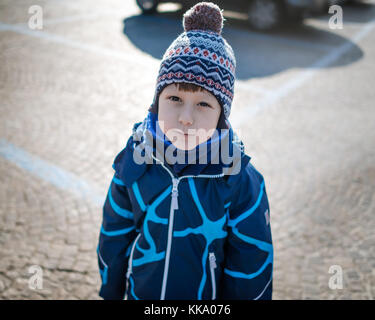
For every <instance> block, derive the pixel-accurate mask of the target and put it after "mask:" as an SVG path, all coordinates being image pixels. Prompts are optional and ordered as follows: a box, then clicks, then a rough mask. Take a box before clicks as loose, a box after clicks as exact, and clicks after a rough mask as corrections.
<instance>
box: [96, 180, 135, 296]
mask: <svg viewBox="0 0 375 320" xmlns="http://www.w3.org/2000/svg"><path fill="white" fill-rule="evenodd" d="M135 237H136V232H135V226H134V222H133V213H132V206H131V202H130V199H129V194H128V190H127V188H126V186H125V185H124V183H123V182H122V180H120V179H119V177H118V176H117V174H116V173H115V174H114V176H113V179H112V181H111V184H110V187H109V190H108V193H107V197H106V200H105V203H104V206H103V222H102V226H101V230H100V235H99V244H98V247H97V256H98V264H99V272H100V275H101V279H102V285H101V288H100V292H99V296H101V297H102V298H103V299H105V300H107V299H111V300H120V299H123V298H124V295H125V289H126V270H127V264H128V259H129V250H128V249H129V247H130V246H129V244H130V242H131V241H132V240H134V238H135Z"/></svg>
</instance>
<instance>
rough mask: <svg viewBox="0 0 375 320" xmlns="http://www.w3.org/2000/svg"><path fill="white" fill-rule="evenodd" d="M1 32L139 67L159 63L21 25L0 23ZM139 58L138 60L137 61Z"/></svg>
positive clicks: (138, 54)
mask: <svg viewBox="0 0 375 320" xmlns="http://www.w3.org/2000/svg"><path fill="white" fill-rule="evenodd" d="M0 31H11V32H16V33H19V34H24V35H27V36H31V37H35V38H39V39H43V40H47V41H49V42H54V43H59V44H62V45H65V46H68V47H71V48H76V49H80V50H84V51H88V52H91V53H95V54H99V55H103V56H107V57H110V58H116V59H121V60H125V61H129V62H130V61H132V62H133V63H134V62H135V63H137V64H138V65H140V66H142V67H144V68H147V69H150V68H155V62H156V61H158V60H157V59H154V58H152V57H151V56H148V55H144V54H141V53H140V52H133V53H129V52H126V51H124V52H120V51H116V50H112V49H106V48H101V47H98V46H95V45H91V44H84V43H82V42H79V41H74V40H69V39H66V38H64V37H61V36H59V35H55V34H52V33H49V32H46V31H38V30H32V29H29V28H27V27H23V26H20V25H11V24H5V23H1V22H0ZM135 58H137V59H135Z"/></svg>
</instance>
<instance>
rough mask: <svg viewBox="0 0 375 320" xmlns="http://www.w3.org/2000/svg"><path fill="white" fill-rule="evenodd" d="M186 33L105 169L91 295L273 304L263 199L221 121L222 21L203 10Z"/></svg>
mask: <svg viewBox="0 0 375 320" xmlns="http://www.w3.org/2000/svg"><path fill="white" fill-rule="evenodd" d="M183 24H184V29H185V32H183V33H182V34H181V35H179V36H178V37H177V39H176V40H175V41H174V42H173V43H172V44H171V45H170V47H169V48H168V50H167V51H166V53H165V55H164V57H163V59H162V62H161V67H160V70H159V75H158V78H157V86H156V92H155V96H154V100H153V103H152V105H151V107H150V108H149V112H148V115H147V117H146V118H145V119H144V121H143V122H138V123H136V124H135V125H134V127H133V135H132V136H131V137H130V138H129V140H128V142H127V145H126V147H125V148H124V149H123V150H122V151H121V152H120V153H119V154H118V155H117V156H116V158H115V160H114V163H113V168H114V170H115V173H114V177H113V179H112V182H111V184H110V187H109V190H108V195H107V198H106V201H105V204H104V207H103V224H102V228H101V232H100V236H99V245H98V248H97V253H98V262H99V270H100V274H101V278H102V286H101V289H100V293H99V294H100V296H101V297H103V298H104V299H123V298H125V299H128V300H133V299H154V300H156V299H160V300H163V299H191V300H196V299H197V300H201V299H205V300H207V299H271V298H272V271H273V246H272V238H271V228H270V218H269V205H268V199H267V194H266V190H265V185H264V179H263V176H262V175H261V174H260V173H259V172H258V171H257V170H256V169H255V168H254V167H253V166H252V164H251V163H250V162H249V161H250V157H249V156H247V155H246V154H245V153H244V150H243V145H242V143H241V142H240V141H238V139H236V135H235V133H234V132H233V130H232V128H231V125H230V123H229V121H228V117H229V113H230V108H231V102H232V98H233V88H234V80H235V78H234V71H235V64H236V62H235V58H234V54H233V51H232V48H231V47H230V46H229V44H228V43H227V42H226V41H225V40H224V38H223V37H222V36H221V35H220V33H221V29H222V24H223V16H222V12H221V10H220V9H219V8H218V7H217V6H216V5H214V4H213V3H207V2H201V3H198V4H196V5H195V6H194V7H192V8H191V9H190V10H188V11H187V12H186V13H185V15H184V20H183ZM217 132H220V133H219V134H217ZM226 147H227V148H228V150H229V152H228V155H226V156H225V155H224V156H223V154H224V151H225V149H226ZM176 153H177V157H176V155H175V154H176ZM176 159H177V160H178V161H176ZM191 159H194V161H190V160H191ZM207 159H210V160H209V161H206V160H207ZM213 159H214V160H213ZM187 160H188V161H187ZM216 160H218V161H216Z"/></svg>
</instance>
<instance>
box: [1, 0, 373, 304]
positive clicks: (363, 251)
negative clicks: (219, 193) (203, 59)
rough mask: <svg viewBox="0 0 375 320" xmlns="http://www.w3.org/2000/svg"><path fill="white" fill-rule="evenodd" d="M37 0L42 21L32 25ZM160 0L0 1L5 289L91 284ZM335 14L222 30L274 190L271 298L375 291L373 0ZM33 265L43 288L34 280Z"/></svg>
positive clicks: (246, 135) (169, 23) (258, 162)
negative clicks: (151, 4)
mask: <svg viewBox="0 0 375 320" xmlns="http://www.w3.org/2000/svg"><path fill="white" fill-rule="evenodd" d="M32 5H39V6H41V8H42V9H43V29H42V30H32V29H30V28H29V27H28V24H27V22H28V20H29V18H30V16H31V15H32V14H30V13H28V10H29V8H30V6H32ZM170 10H171V8H170V7H168V6H163V7H161V8H160V13H159V14H158V15H156V16H154V17H143V16H141V15H140V14H139V10H138V8H137V7H136V5H135V1H119V0H118V1H117V0H111V1H88V0H83V1H73V0H67V1H57V0H54V1H34V0H33V1H17V2H14V1H11V0H8V1H6V0H5V1H1V3H0V114H1V116H0V298H2V299H99V297H98V290H99V286H100V278H99V273H98V269H97V261H96V245H97V238H98V232H99V228H100V223H101V214H102V213H101V204H102V202H101V201H104V197H105V193H106V191H107V188H108V186H109V183H110V180H111V177H112V173H113V171H112V167H111V165H112V161H113V159H114V156H115V155H116V154H117V153H118V152H119V151H120V150H121V149H122V148H123V146H124V144H125V142H126V140H127V138H128V136H129V135H130V132H131V127H132V125H133V123H134V122H136V121H141V120H142V119H143V117H144V116H145V114H146V110H147V108H148V106H149V104H150V103H151V101H152V97H153V93H154V84H155V78H156V72H157V69H158V67H159V59H160V57H161V55H162V53H163V51H164V50H165V49H166V48H167V46H168V45H169V43H170V42H171V41H172V40H173V39H174V38H175V37H176V36H177V34H179V33H180V32H182V27H181V21H180V18H181V16H180V14H181V13H178V12H177V13H175V12H173V11H170ZM329 17H330V16H329V15H325V16H321V17H311V18H309V19H306V20H305V21H304V24H303V25H301V26H294V27H293V26H286V27H284V28H282V29H280V30H278V31H277V32H271V33H266V34H261V33H256V32H254V31H251V30H250V29H249V28H248V27H247V26H246V24H245V23H244V22H241V21H239V20H235V19H233V18H228V20H227V21H226V27H225V29H224V36H225V37H226V39H227V40H228V41H229V42H230V43H231V44H232V46H233V48H234V50H235V53H236V56H237V61H238V71H237V79H238V80H237V82H236V89H235V90H236V91H235V100H234V104H233V108H232V115H231V117H232V119H231V121H232V124H233V126H234V127H235V129H236V130H237V131H238V133H239V135H240V136H241V137H242V139H243V140H244V143H245V147H246V151H247V153H248V154H249V155H250V156H251V157H252V162H253V164H254V165H255V166H256V167H257V169H258V170H259V171H261V172H262V174H263V175H264V177H265V180H266V186H267V193H268V196H269V202H270V209H271V225H272V231H273V240H274V246H275V269H274V299H373V298H374V297H375V233H374V229H375V219H374V213H375V201H374V194H375V130H374V120H375V109H374V103H373V100H374V98H375V93H374V89H373V87H374V81H375V79H374V74H375V64H374V61H375V60H374V59H375V32H374V29H375V24H374V18H375V3H374V2H373V1H372V2H371V1H368V2H365V3H363V4H357V5H350V6H349V5H348V6H345V7H344V29H335V30H334V29H329V28H328V19H329ZM33 265H37V266H40V267H41V270H42V272H43V278H42V279H43V286H42V289H38V288H36V289H32V288H30V286H29V284H30V278H31V277H32V273H29V271H30V270H29V268H30V267H31V266H33ZM335 265H338V266H340V267H341V269H342V275H343V281H342V289H336V290H334V289H331V288H330V287H329V286H328V284H329V281H330V277H332V276H338V275H339V274H338V273H335V274H330V273H329V269H330V267H331V266H335Z"/></svg>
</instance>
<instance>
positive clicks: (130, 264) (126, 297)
mask: <svg viewBox="0 0 375 320" xmlns="http://www.w3.org/2000/svg"><path fill="white" fill-rule="evenodd" d="M140 236H141V233H138V235H137V237H136V238H135V240H134V243H133V246H132V249H131V251H130V257H129V263H128V270H127V272H126V287H125V290H126V294H125V298H124V300H128V291H129V290H130V288H129V278H130V275H131V274H132V272H133V255H134V248H135V245H136V244H137V241H138V239H139V237H140Z"/></svg>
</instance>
